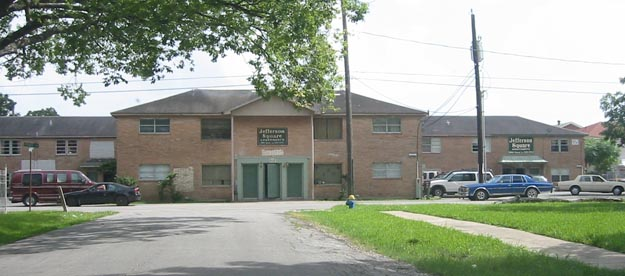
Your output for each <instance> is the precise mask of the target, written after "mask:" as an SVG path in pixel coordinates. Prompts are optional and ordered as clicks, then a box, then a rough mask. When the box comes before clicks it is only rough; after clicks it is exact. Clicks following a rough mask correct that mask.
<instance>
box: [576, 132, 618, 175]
mask: <svg viewBox="0 0 625 276" xmlns="http://www.w3.org/2000/svg"><path fill="white" fill-rule="evenodd" d="M620 154H621V151H620V150H619V148H618V146H617V145H616V144H615V143H614V141H611V140H606V139H587V140H586V141H585V145H584V158H585V161H586V165H587V166H588V165H590V166H592V167H593V168H594V171H595V172H596V173H605V172H607V171H609V170H610V169H612V167H613V166H614V165H617V164H618V162H619V156H620Z"/></svg>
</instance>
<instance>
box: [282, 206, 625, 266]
mask: <svg viewBox="0 0 625 276" xmlns="http://www.w3.org/2000/svg"><path fill="white" fill-rule="evenodd" d="M386 210H400V211H408V212H415V213H423V214H431V215H437V216H444V217H452V218H459V219H460V218H462V219H465V220H473V221H480V222H485V223H489V224H495V225H500V226H508V227H513V228H518V229H523V230H526V231H530V232H535V233H540V231H544V232H549V233H552V234H553V235H551V236H553V237H556V238H560V239H568V240H570V239H569V238H568V237H577V238H579V239H580V240H587V241H594V242H596V243H599V244H601V243H603V244H606V245H607V244H610V245H611V246H612V247H615V248H622V245H618V244H619V243H623V240H624V239H622V238H620V237H623V234H625V228H624V227H623V226H622V224H624V223H623V221H624V220H623V219H624V218H625V216H624V215H623V214H624V212H623V211H625V204H623V203H596V202H595V203H531V204H497V205H464V204H462V205H451V204H449V205H448V204H445V205H442V204H427V205H409V206H366V205H358V206H357V207H356V208H355V209H351V210H350V209H347V208H346V207H344V206H339V207H336V208H333V209H331V210H329V211H310V212H301V213H293V215H294V216H296V217H300V218H302V219H305V220H310V221H313V222H315V223H317V224H320V225H323V226H325V227H327V228H328V229H331V231H333V232H335V233H337V234H340V235H343V236H346V237H349V238H350V239H351V240H353V241H354V242H355V243H357V244H359V245H361V246H363V247H365V248H368V249H372V250H375V251H377V252H379V253H380V254H383V255H386V256H389V257H391V258H395V259H398V260H402V261H405V262H407V263H411V264H413V265H415V267H417V268H419V269H420V270H422V271H424V272H428V273H434V274H440V275H462V276H466V275H533V276H535V275H625V271H624V270H621V271H614V270H607V269H600V268H595V267H591V266H588V265H585V264H582V263H579V262H576V261H573V260H564V259H556V258H551V257H548V256H544V255H542V254H539V253H534V252H530V251H527V250H525V249H522V248H520V247H514V246H511V245H507V244H505V243H503V242H501V241H499V240H497V239H494V238H490V237H484V236H475V235H470V234H465V233H462V232H460V231H457V230H453V229H448V228H443V227H438V226H433V225H431V224H429V223H425V222H420V221H411V220H405V219H401V218H397V217H393V216H391V215H386V214H383V213H380V211H386ZM619 233H620V235H619V238H617V236H616V235H618V234H619ZM615 243H616V244H615Z"/></svg>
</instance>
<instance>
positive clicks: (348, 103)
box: [340, 0, 355, 195]
mask: <svg viewBox="0 0 625 276" xmlns="http://www.w3.org/2000/svg"><path fill="white" fill-rule="evenodd" d="M340 1H341V19H342V20H343V61H344V62H345V130H346V132H347V133H346V134H345V140H346V143H347V179H346V180H347V183H346V184H347V195H353V194H355V188H354V157H353V152H352V99H351V98H352V95H351V85H350V82H349V81H350V80H349V78H350V76H349V54H348V49H349V46H348V43H347V16H346V15H345V7H344V4H343V1H345V0H340Z"/></svg>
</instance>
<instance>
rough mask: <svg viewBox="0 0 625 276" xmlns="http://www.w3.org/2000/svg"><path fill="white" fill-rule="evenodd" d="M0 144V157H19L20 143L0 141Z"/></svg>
mask: <svg viewBox="0 0 625 276" xmlns="http://www.w3.org/2000/svg"><path fill="white" fill-rule="evenodd" d="M0 144H2V151H1V152H0V155H20V141H18V140H0Z"/></svg>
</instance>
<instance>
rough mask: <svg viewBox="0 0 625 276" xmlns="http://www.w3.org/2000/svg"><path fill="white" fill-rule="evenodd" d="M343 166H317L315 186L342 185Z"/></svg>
mask: <svg viewBox="0 0 625 276" xmlns="http://www.w3.org/2000/svg"><path fill="white" fill-rule="evenodd" d="M341 175H342V170H341V164H315V184H341V182H342V181H341Z"/></svg>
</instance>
